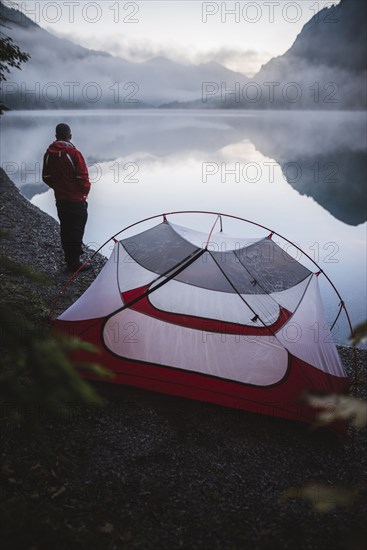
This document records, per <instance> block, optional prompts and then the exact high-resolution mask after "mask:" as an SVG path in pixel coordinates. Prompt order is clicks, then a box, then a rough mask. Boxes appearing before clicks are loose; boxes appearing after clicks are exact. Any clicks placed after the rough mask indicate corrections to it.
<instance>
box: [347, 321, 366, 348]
mask: <svg viewBox="0 0 367 550" xmlns="http://www.w3.org/2000/svg"><path fill="white" fill-rule="evenodd" d="M350 341H351V342H352V344H353V345H354V346H357V345H358V344H363V343H364V342H367V321H365V322H364V323H361V324H360V325H358V326H356V328H355V329H354V330H353V333H352V335H351V337H350Z"/></svg>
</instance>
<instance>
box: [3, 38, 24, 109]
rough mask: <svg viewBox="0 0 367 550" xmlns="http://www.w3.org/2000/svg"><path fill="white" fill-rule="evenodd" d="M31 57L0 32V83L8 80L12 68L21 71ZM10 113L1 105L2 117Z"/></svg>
mask: <svg viewBox="0 0 367 550" xmlns="http://www.w3.org/2000/svg"><path fill="white" fill-rule="evenodd" d="M29 58H30V55H29V54H28V53H25V52H22V51H21V50H20V49H19V46H17V45H16V44H15V43H14V41H13V40H12V39H11V38H10V37H9V36H6V35H5V34H4V33H3V32H2V31H0V83H1V82H3V81H5V80H6V75H7V74H9V73H10V68H13V69H20V68H21V64H22V63H25V62H26V61H28V59H29ZM4 111H9V107H7V106H6V105H4V104H3V103H0V115H2V114H3V112H4Z"/></svg>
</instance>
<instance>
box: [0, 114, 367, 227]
mask: <svg viewBox="0 0 367 550" xmlns="http://www.w3.org/2000/svg"><path fill="white" fill-rule="evenodd" d="M61 118H64V119H67V120H68V121H69V122H71V124H72V126H73V133H74V136H75V140H76V143H77V145H78V147H79V148H80V149H81V150H82V151H83V152H85V155H86V158H87V162H88V164H89V166H92V165H96V164H98V165H99V164H101V163H106V162H109V163H110V164H111V170H112V171H113V170H114V168H113V164H114V162H116V161H117V159H121V158H122V159H124V160H125V161H126V162H124V164H126V163H127V162H135V163H137V164H138V165H139V167H141V168H142V167H143V165H144V166H146V164H147V163H148V164H149V163H150V164H152V163H153V164H154V163H155V162H161V163H162V166H163V164H165V165H169V164H173V165H174V164H175V161H176V159H179V158H180V159H181V163H182V165H184V164H186V163H187V161H188V159H190V158H196V159H197V160H198V162H201V164H202V163H208V164H207V166H209V163H213V166H212V172H214V170H215V163H217V164H218V163H219V168H220V170H219V176H220V178H221V180H226V181H223V183H226V182H228V183H230V182H231V178H230V170H231V169H232V170H233V171H234V177H233V178H232V179H233V180H234V181H235V182H238V181H239V180H240V181H242V182H243V183H244V184H251V183H256V182H257V181H256V180H257V178H256V176H258V175H259V170H260V171H261V172H262V174H261V177H262V178H263V177H265V178H266V177H267V178H268V180H269V181H268V183H273V182H272V181H271V176H272V174H273V168H272V166H271V165H269V164H263V162H261V159H257V160H256V162H259V161H260V164H259V169H258V171H257V172H256V171H255V170H256V167H254V166H252V167H251V166H249V167H247V168H246V167H245V164H246V163H254V162H255V160H254V158H253V157H254V156H253V155H252V157H251V155H250V156H249V155H247V156H246V146H245V144H246V143H247V142H250V143H251V144H252V145H253V146H254V147H255V148H256V149H257V151H258V152H260V153H261V155H262V156H263V157H267V158H268V159H270V160H273V161H274V162H276V163H277V164H279V166H280V167H281V169H282V173H283V176H284V178H285V180H286V181H287V182H288V183H289V184H290V185H291V186H292V187H293V188H294V189H295V190H296V191H298V192H299V193H300V194H301V195H307V196H309V197H312V198H313V199H314V200H315V201H316V202H317V203H318V204H320V205H321V206H322V207H323V208H325V209H326V210H328V211H329V212H330V213H331V214H332V215H333V216H334V217H336V218H337V219H339V220H341V221H343V222H344V223H347V224H350V225H358V224H360V223H363V222H364V221H366V219H367V212H366V201H365V189H364V182H365V181H366V177H367V156H366V135H365V131H364V130H365V125H364V118H365V117H364V115H363V114H362V113H312V112H307V113H293V112H292V113H281V112H274V113H269V112H259V113H244V114H239V113H238V112H236V113H228V112H215V113H203V112H192V111H190V112H187V111H178V112H177V111H176V112H172V111H170V112H168V113H167V112H162V111H149V112H146V111H145V112H143V113H142V112H135V113H121V112H117V113H116V112H112V113H111V111H109V112H108V111H107V112H103V111H102V112H99V113H90V112H88V113H87V112H69V113H65V112H63V113H62V114H61V113H55V112H53V113H49V112H46V113H45V112H37V113H35V112H33V113H29V112H28V113H26V114H19V113H15V112H14V113H11V114H10V115H9V114H8V115H6V117H4V119H3V121H2V126H3V130H4V132H5V134H6V139H4V138H3V140H2V141H3V143H2V151H3V166H4V167H5V168H6V169H7V172H8V173H9V175H10V176H11V177H12V178H13V180H14V181H15V182H16V183H17V185H19V186H20V187H21V188H22V191H23V193H24V194H25V195H26V196H27V197H28V198H32V196H34V195H35V194H39V193H41V192H43V191H46V190H47V189H46V187H44V186H43V185H42V184H41V178H40V163H41V160H42V155H43V152H44V150H45V147H46V145H47V144H48V143H49V142H50V141H51V140H52V139H53V127H54V126H55V124H56V123H57V122H58V121H59V120H61ZM30 136H32V137H30ZM262 160H263V161H264V159H262ZM19 161H21V164H19ZM264 162H266V161H264ZM222 163H226V164H224V165H222ZM231 163H233V165H232V166H231ZM236 163H241V165H240V166H238V164H237V165H236ZM268 163H269V161H268ZM173 167H174V166H172V168H173ZM97 169H98V168H97ZM115 170H117V168H116V169H115ZM236 170H237V172H238V171H239V175H238V174H236V172H235V171H236ZM217 174H218V173H217ZM126 175H127V174H124V176H126ZM204 175H205V174H204ZM199 176H200V177H199V180H198V181H199V182H201V180H202V174H200V175H199ZM172 177H173V179H174V178H175V177H176V174H174V173H173V174H172ZM262 178H259V179H262ZM213 180H214V178H211V181H213ZM32 186H34V187H33V188H32Z"/></svg>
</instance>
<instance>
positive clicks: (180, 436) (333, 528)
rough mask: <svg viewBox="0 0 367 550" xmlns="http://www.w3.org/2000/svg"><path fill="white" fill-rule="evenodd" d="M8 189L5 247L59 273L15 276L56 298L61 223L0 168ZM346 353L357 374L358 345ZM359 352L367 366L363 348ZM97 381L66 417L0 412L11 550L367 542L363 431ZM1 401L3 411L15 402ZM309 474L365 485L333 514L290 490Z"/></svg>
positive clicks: (46, 298)
mask: <svg viewBox="0 0 367 550" xmlns="http://www.w3.org/2000/svg"><path fill="white" fill-rule="evenodd" d="M0 196H1V206H0V213H1V229H2V230H3V231H6V232H7V236H6V238H2V240H1V246H2V254H4V255H5V256H7V257H9V258H11V259H12V260H15V261H17V262H22V263H24V264H26V265H29V266H31V267H32V268H33V269H35V270H37V271H39V272H43V273H45V274H47V275H48V277H49V278H50V279H51V280H52V284H51V285H49V286H42V287H40V286H39V285H38V286H37V285H33V283H30V282H29V281H27V280H25V279H24V278H22V277H21V276H17V277H15V278H14V285H15V287H16V288H19V289H21V291H23V292H25V291H27V292H28V291H31V290H32V291H33V292H37V293H39V296H40V299H42V301H43V302H44V303H45V304H46V306H47V307H52V304H54V302H55V299H56V298H57V296H58V294H59V292H60V289H61V288H63V286H64V285H65V283H66V282H67V280H68V278H69V276H68V275H67V273H66V272H65V268H64V263H63V256H62V252H61V248H60V241H59V226H58V223H57V222H56V221H55V220H54V219H53V218H51V217H50V216H48V215H47V214H45V213H43V212H41V211H40V210H39V209H38V208H36V207H34V206H33V205H32V204H30V202H29V201H28V200H27V199H25V198H24V197H23V196H22V195H21V194H20V193H19V191H18V190H17V189H16V187H15V186H14V185H13V184H12V182H11V181H10V180H9V179H8V177H7V176H6V174H5V173H4V172H3V171H2V170H1V169H0ZM88 254H92V251H87V255H88ZM104 262H105V259H104V258H103V257H102V256H96V257H95V258H94V259H93V268H94V272H88V273H85V274H81V275H80V276H79V277H78V278H77V280H76V281H75V282H74V283H73V285H71V287H69V288H68V290H67V291H66V293H65V294H64V296H63V298H62V301H61V302H60V309H61V310H63V309H65V307H67V306H68V305H69V304H71V303H72V302H73V301H74V300H75V299H76V298H77V297H78V296H79V295H80V294H81V293H82V292H83V291H84V290H85V289H86V288H87V287H88V286H89V284H90V283H91V282H92V280H93V279H94V277H95V275H96V274H97V273H98V272H99V270H100V269H101V268H102V266H103V265H104ZM3 277H5V275H4V273H2V272H1V270H0V280H2V279H3ZM35 322H37V319H36V320H35ZM340 353H341V357H342V360H343V363H344V365H345V368H346V369H347V371H348V372H349V373H351V372H352V369H353V353H352V350H351V348H346V347H345V348H340ZM358 357H359V362H360V365H361V368H362V369H363V370H364V372H365V365H366V351H358ZM96 387H97V388H98V391H99V392H100V394H101V395H102V396H103V397H104V398H105V400H106V404H105V406H104V407H103V408H101V409H95V408H87V407H82V406H80V405H77V404H75V406H70V414H69V416H68V417H67V418H62V419H61V418H43V419H42V420H43V422H42V424H43V428H42V430H41V431H39V432H37V433H34V432H27V430H25V428H24V427H22V426H8V425H7V424H6V422H4V421H3V422H2V425H3V426H2V427H3V429H2V435H1V439H2V456H1V459H2V473H1V500H0V510H1V514H0V524H1V528H2V531H3V534H2V536H1V547H2V549H3V550H8V549H9V550H10V549H12V550H13V549H14V550H15V549H16V550H22V549H27V550H43V549H44V550H50V549H51V548H52V549H53V550H70V549H74V548H78V549H79V548H80V549H84V548H85V549H88V550H91V549H93V550H94V549H97V550H99V549H144V550H148V549H154V550H155V549H157V550H161V549H176V548H183V549H188V550H189V549H190V550H191V549H205V550H212V549H218V550H219V549H220V550H226V549H228V550H235V549H241V550H242V549H246V548H252V549H261V550H262V549H264V550H265V549H266V550H277V549H279V550H280V549H282V550H284V549H292V550H293V549H295V548H297V549H309V550H316V549H320V550H321V549H322V550H325V549H329V548H330V549H331V548H332V549H333V550H338V549H343V550H344V549H348V550H349V549H351V550H353V549H355V550H359V549H361V550H362V549H364V548H365V545H366V542H367V531H366V529H365V527H364V525H365V521H364V520H365V517H366V511H367V503H366V481H365V479H366V472H367V453H366V450H367V446H366V441H367V437H366V432H365V431H356V430H352V429H350V430H349V432H348V435H347V436H346V437H345V438H344V439H341V438H339V437H337V436H336V435H335V434H334V433H332V432H330V431H326V430H325V431H321V430H319V431H315V432H312V431H311V430H310V429H309V428H307V427H305V426H303V425H301V424H298V423H296V422H291V421H285V420H282V419H278V418H273V417H267V416H261V415H255V414H252V413H247V412H245V411H236V410H232V409H225V408H222V407H218V406H215V405H210V404H206V403H199V402H195V401H190V400H185V399H179V398H176V397H172V396H167V395H160V394H154V393H149V392H145V391H142V390H138V389H135V388H128V387H122V386H119V387H115V386H113V385H108V384H102V383H99V384H96ZM360 392H361V393H360V395H363V393H364V392H365V387H362V388H360ZM1 405H2V408H3V411H4V407H5V408H6V407H8V406H11V404H9V403H2V404H1ZM39 413H40V411H38V413H37V414H39ZM3 418H4V415H3ZM310 483H312V484H315V487H316V488H315V491H316V492H317V490H318V489H317V488H318V487H321V485H323V484H325V485H327V486H329V487H335V486H339V485H342V486H344V487H346V488H347V489H348V490H354V491H355V492H358V496H357V498H356V499H355V500H354V501H353V502H352V503H351V504H350V505H349V506H347V507H344V506H339V507H336V508H334V509H332V510H331V511H329V512H326V513H319V512H317V511H315V510H314V509H313V508H312V506H311V505H310V503H309V502H307V501H305V500H303V499H299V498H292V499H284V498H282V494H283V493H284V491H286V490H287V489H289V488H290V487H300V486H303V485H305V484H310Z"/></svg>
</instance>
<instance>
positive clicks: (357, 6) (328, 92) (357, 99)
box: [254, 0, 367, 109]
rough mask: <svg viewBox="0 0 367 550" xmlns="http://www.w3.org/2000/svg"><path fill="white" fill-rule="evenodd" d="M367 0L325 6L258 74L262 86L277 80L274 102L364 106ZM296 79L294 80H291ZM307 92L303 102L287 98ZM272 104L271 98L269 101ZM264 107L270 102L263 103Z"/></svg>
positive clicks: (350, 106)
mask: <svg viewBox="0 0 367 550" xmlns="http://www.w3.org/2000/svg"><path fill="white" fill-rule="evenodd" d="M366 8H367V2H365V1H364V0H362V1H361V0H341V2H340V4H338V5H337V6H331V7H327V8H324V9H323V10H321V11H320V12H319V13H317V14H316V15H315V16H314V17H313V18H312V19H311V20H310V21H309V22H308V23H307V24H306V25H305V26H304V27H303V29H302V31H301V33H300V34H299V35H298V36H297V38H296V40H295V42H294V44H293V45H292V47H291V48H290V49H289V50H288V51H287V52H286V53H285V54H284V55H282V56H279V57H277V58H273V59H271V60H270V61H269V62H268V63H267V64H266V65H264V66H263V67H262V68H261V70H260V71H259V72H258V73H257V75H256V76H255V79H254V80H255V81H256V82H258V83H259V84H260V85H261V86H263V83H265V82H277V83H280V86H279V87H277V91H276V93H275V98H274V104H275V105H274V106H276V107H279V106H282V107H285V108H292V107H296V108H302V107H303V108H315V109H317V108H321V109H328V108H334V109H365V108H366V76H367V71H366V59H367V40H366V38H367V9H366ZM292 84H294V85H292ZM287 90H288V91H289V97H292V99H293V98H295V97H296V96H297V91H298V95H301V96H302V97H300V98H299V100H298V101H294V102H293V101H292V100H291V99H289V98H287V97H286V96H287ZM265 103H267V105H266V106H269V104H270V105H271V102H270V101H269V97H267V98H266V101H264V104H265ZM264 106H265V105H264Z"/></svg>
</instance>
